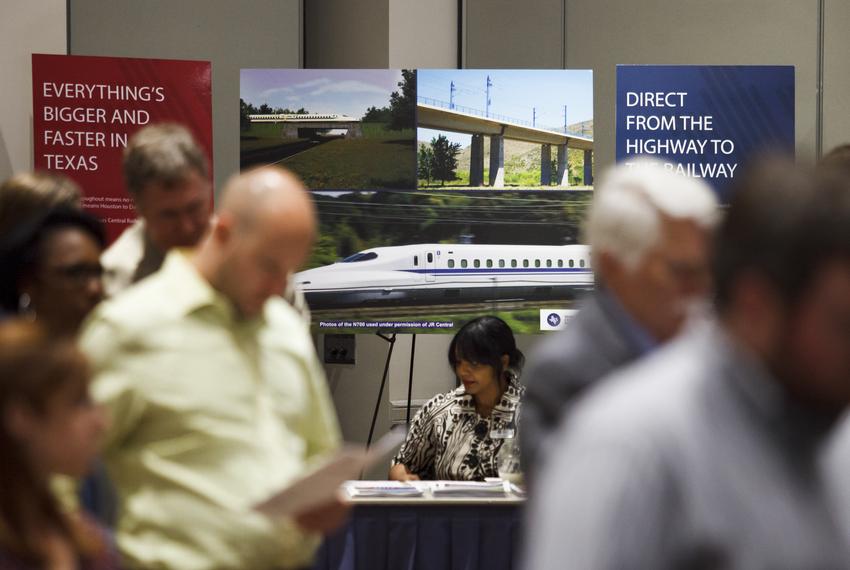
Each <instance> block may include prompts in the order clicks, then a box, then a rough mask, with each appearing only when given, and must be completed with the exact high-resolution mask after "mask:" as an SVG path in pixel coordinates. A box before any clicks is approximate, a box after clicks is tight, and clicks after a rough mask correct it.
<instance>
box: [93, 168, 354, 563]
mask: <svg viewBox="0 0 850 570" xmlns="http://www.w3.org/2000/svg"><path fill="white" fill-rule="evenodd" d="M314 235H315V213H314V209H313V204H312V202H311V200H310V198H309V196H308V195H307V193H306V192H305V190H304V188H303V186H302V185H301V183H300V182H299V181H298V180H297V179H296V178H295V177H294V176H292V175H291V174H289V173H287V172H285V171H283V170H280V169H274V168H264V169H259V170H254V171H251V172H249V173H246V174H243V175H241V176H238V177H235V178H234V179H232V180H231V181H230V182H229V183H228V185H227V187H226V188H225V191H224V196H223V199H222V202H221V208H220V210H219V215H218V217H217V219H216V220H215V221H214V224H213V227H212V230H211V232H210V235H209V236H208V237H207V238H206V239H205V240H204V241H203V242H202V244H201V245H200V246H199V248H198V250H197V251H196V252H195V253H194V254H193V255H191V256H188V255H187V254H185V253H184V252H180V251H175V252H172V253H171V254H169V256H168V257H167V259H166V261H165V264H164V265H163V268H162V270H161V271H160V272H159V273H157V274H156V275H154V276H152V277H151V278H149V279H147V280H145V281H143V282H141V283H139V284H138V285H136V286H135V287H133V288H131V289H128V290H127V291H126V292H125V293H124V294H122V295H121V296H119V297H117V298H115V299H113V300H111V301H109V302H107V303H104V304H103V305H102V306H101V307H100V308H99V309H98V310H97V311H96V313H95V315H94V317H93V318H92V319H91V321H90V322H89V324H88V326H87V328H86V329H85V331H84V333H83V336H82V341H81V342H82V345H83V347H84V349H85V350H86V352H87V353H88V354H89V356H90V357H91V359H92V362H93V364H94V368H95V380H94V383H93V392H94V394H95V397H96V398H97V400H98V401H100V402H102V403H103V404H104V405H105V406H106V407H107V408H108V409H109V410H110V411H111V415H112V421H113V424H112V427H111V429H110V431H109V434H108V437H107V443H106V449H105V451H104V458H105V460H106V463H107V467H108V469H109V472H110V475H111V477H112V479H113V481H114V482H115V485H116V487H117V488H118V492H119V496H120V520H119V525H118V535H117V539H118V546H119V548H120V550H121V552H122V554H123V555H124V557H125V560H126V563H127V564H128V565H129V566H130V567H143V568H174V569H180V570H191V569H212V568H240V569H241V568H247V569H253V568H257V569H260V568H262V569H265V568H290V567H299V566H305V565H307V564H309V562H310V560H311V558H312V554H313V551H314V550H315V547H316V546H317V544H318V540H319V537H318V536H317V535H313V534H307V533H306V532H305V531H304V530H303V529H302V527H301V526H299V525H298V523H297V522H295V521H288V520H283V521H274V520H270V519H267V518H266V517H264V516H262V515H260V514H258V513H256V512H254V511H253V510H252V508H251V507H252V505H254V504H256V503H257V502H259V501H261V500H263V499H265V498H267V497H269V496H270V495H272V494H274V493H275V492H276V491H279V490H280V489H281V488H283V487H285V486H286V485H287V484H288V483H290V482H291V481H292V480H293V478H295V477H297V476H298V475H301V474H303V472H304V471H305V469H307V468H308V467H309V465H310V464H311V463H312V462H314V461H315V460H316V459H317V458H319V457H320V456H323V455H326V454H327V453H329V452H331V451H333V450H334V449H335V448H336V447H337V446H338V443H339V428H338V425H337V421H336V417H335V415H334V411H333V407H332V405H331V401H330V397H329V394H328V390H327V386H326V384H325V380H324V375H323V373H322V370H321V367H320V365H319V363H318V360H317V358H316V354H315V350H314V348H313V345H312V341H311V339H310V337H309V334H308V331H307V330H306V329H305V327H304V326H303V321H300V318H299V316H298V314H297V313H296V312H295V310H294V309H293V308H292V307H291V306H290V305H288V304H287V303H286V302H285V301H283V300H282V299H281V298H280V297H278V293H279V292H280V291H281V290H283V288H284V286H285V285H286V278H287V275H288V274H289V273H290V272H291V271H293V270H294V269H296V268H297V267H298V266H299V265H300V264H301V263H302V262H303V261H304V259H305V257H306V255H307V253H308V252H309V249H310V246H311V244H312V241H313V237H314ZM343 514H344V509H343V507H341V506H340V505H329V506H327V507H325V508H323V509H320V510H318V511H316V512H312V513H307V514H305V516H304V517H301V518H299V522H300V523H301V524H302V525H303V526H304V527H307V528H308V529H310V530H329V529H330V528H332V527H333V526H334V525H336V524H338V523H339V522H341V520H342V516H343Z"/></svg>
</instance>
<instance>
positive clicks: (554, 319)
mask: <svg viewBox="0 0 850 570" xmlns="http://www.w3.org/2000/svg"><path fill="white" fill-rule="evenodd" d="M546 322H547V323H549V326H550V327H557V326H558V325H560V324H561V316H560V315H559V314H558V313H549V316H548V317H546Z"/></svg>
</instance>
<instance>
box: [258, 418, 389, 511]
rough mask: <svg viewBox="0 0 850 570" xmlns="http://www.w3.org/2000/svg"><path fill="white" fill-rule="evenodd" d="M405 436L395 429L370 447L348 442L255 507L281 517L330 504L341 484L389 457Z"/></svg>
mask: <svg viewBox="0 0 850 570" xmlns="http://www.w3.org/2000/svg"><path fill="white" fill-rule="evenodd" d="M405 435H406V431H405V430H403V429H395V430H392V431H390V432H389V433H388V434H386V435H385V436H384V437H382V438H381V439H379V440H378V441H377V442H375V444H374V445H373V446H372V447H370V448H369V449H366V448H365V447H362V446H356V445H345V446H343V447H342V449H340V451H339V452H337V454H336V455H334V456H332V457H330V458H329V459H328V460H327V461H326V462H324V463H322V464H321V465H319V466H318V467H316V468H315V469H313V470H311V471H310V472H309V473H307V474H305V475H304V476H302V477H300V478H299V479H296V480H295V481H293V482H292V484H291V485H289V486H288V487H286V488H285V489H283V490H282V491H280V492H279V493H276V494H275V495H272V496H271V497H270V498H268V499H266V500H265V501H262V502H261V503H258V504H256V505H254V510H256V511H259V512H260V513H262V514H264V515H266V516H268V517H273V518H278V517H289V516H294V515H297V514H300V513H304V512H306V511H309V510H310V509H313V508H316V507H319V506H321V505H324V504H327V503H329V502H331V501H333V500H334V499H335V498H336V497H337V494H338V491H339V488H340V485H342V484H343V483H344V482H345V481H348V480H349V479H355V478H357V477H358V476H359V475H360V472H361V471H363V470H364V469H366V468H367V467H369V466H370V465H373V464H375V463H376V462H378V461H380V460H382V459H388V458H389V455H390V454H391V453H392V452H393V451H395V449H396V447H398V446H399V445H401V442H403V441H404V438H405Z"/></svg>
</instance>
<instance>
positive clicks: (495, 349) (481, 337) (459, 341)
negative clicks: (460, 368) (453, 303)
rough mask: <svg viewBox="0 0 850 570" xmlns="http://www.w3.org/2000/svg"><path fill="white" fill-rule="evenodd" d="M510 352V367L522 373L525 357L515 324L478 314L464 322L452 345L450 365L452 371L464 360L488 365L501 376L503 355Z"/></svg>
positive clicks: (450, 347) (450, 346) (450, 348)
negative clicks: (518, 346) (512, 329)
mask: <svg viewBox="0 0 850 570" xmlns="http://www.w3.org/2000/svg"><path fill="white" fill-rule="evenodd" d="M505 354H507V355H508V367H509V368H510V369H512V370H513V371H514V372H516V373H517V374H519V371H520V370H522V365H523V363H524V362H525V356H523V354H522V352H520V350H519V349H518V348H517V347H516V340H515V339H514V333H513V331H511V327H509V326H508V324H507V323H506V322H505V321H503V320H502V319H500V318H498V317H490V316H486V317H478V318H477V319H472V320H471V321H469V322H468V323H466V324H465V325H463V326H462V327H461V328H460V330H459V331H457V334H455V336H454V338H453V339H452V342H451V344H450V345H449V365H451V367H452V370H454V369H455V368H456V367H457V364H458V363H459V362H460V361H461V360H466V361H467V362H476V363H479V364H487V365H490V366H492V367H493V369H494V370H495V371H496V374H497V377H499V378H501V377H502V373H503V372H504V370H503V368H502V355H505Z"/></svg>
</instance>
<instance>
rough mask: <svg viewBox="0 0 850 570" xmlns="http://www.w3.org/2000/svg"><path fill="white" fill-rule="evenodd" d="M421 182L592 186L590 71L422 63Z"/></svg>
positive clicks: (419, 119) (419, 89) (467, 185)
mask: <svg viewBox="0 0 850 570" xmlns="http://www.w3.org/2000/svg"><path fill="white" fill-rule="evenodd" d="M416 111H417V127H418V130H417V141H418V143H417V146H418V169H417V174H418V186H419V187H420V188H429V187H446V186H450V187H456V188H458V189H466V188H468V189H476V188H478V189H480V188H492V189H500V188H506V187H507V188H513V189H517V188H519V189H522V188H529V189H531V188H539V189H560V190H566V189H584V190H589V189H592V185H593V79H592V72H591V71H590V70H419V72H418V83H417V100H416Z"/></svg>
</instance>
